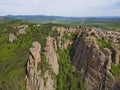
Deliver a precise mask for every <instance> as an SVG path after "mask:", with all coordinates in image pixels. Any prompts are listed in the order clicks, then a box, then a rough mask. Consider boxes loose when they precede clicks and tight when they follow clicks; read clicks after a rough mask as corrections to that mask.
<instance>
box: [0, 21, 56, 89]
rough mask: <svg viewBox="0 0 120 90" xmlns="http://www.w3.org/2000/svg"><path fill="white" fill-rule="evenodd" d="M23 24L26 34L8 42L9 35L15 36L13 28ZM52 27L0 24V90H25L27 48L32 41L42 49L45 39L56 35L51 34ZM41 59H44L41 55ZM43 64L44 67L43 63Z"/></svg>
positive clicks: (17, 23) (19, 22) (46, 25)
mask: <svg viewBox="0 0 120 90" xmlns="http://www.w3.org/2000/svg"><path fill="white" fill-rule="evenodd" d="M23 24H28V25H29V28H27V30H26V32H27V34H23V35H19V36H17V40H15V41H14V42H13V43H11V42H9V41H8V36H9V33H14V34H15V35H16V32H17V31H18V30H16V29H15V28H14V27H17V26H19V25H23ZM52 26H53V24H43V25H41V26H40V27H37V26H34V24H31V23H29V22H24V21H11V22H6V23H5V22H4V24H0V90H25V87H26V86H25V68H26V62H27V59H28V55H29V48H30V47H31V44H32V42H33V41H39V42H40V43H41V45H42V49H43V48H44V47H45V41H46V37H47V36H48V35H50V36H55V35H57V33H56V32H51V27H52ZM42 58H44V56H43V54H42ZM42 60H43V59H42ZM44 64H45V65H46V63H45V62H44V61H43V65H44ZM43 65H42V66H43ZM42 66H41V67H42ZM43 71H44V70H43ZM50 73H51V74H53V73H52V72H50Z"/></svg>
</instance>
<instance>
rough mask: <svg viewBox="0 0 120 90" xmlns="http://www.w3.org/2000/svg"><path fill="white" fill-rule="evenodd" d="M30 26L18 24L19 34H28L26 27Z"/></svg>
mask: <svg viewBox="0 0 120 90" xmlns="http://www.w3.org/2000/svg"><path fill="white" fill-rule="evenodd" d="M27 28H28V25H21V26H18V27H17V29H18V32H17V35H20V34H26V31H25V30H26V29H27Z"/></svg>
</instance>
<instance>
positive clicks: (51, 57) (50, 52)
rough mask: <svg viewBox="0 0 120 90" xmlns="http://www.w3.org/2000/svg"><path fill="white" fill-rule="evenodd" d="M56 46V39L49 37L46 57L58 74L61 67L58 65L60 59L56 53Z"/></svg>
mask: <svg viewBox="0 0 120 90" xmlns="http://www.w3.org/2000/svg"><path fill="white" fill-rule="evenodd" d="M54 47H55V45H54V38H52V37H50V36H49V37H47V40H46V47H45V49H44V50H45V55H46V59H47V60H48V62H49V64H50V65H51V66H52V68H53V71H54V72H55V73H56V74H58V72H59V65H58V58H57V54H56V52H55V48H54Z"/></svg>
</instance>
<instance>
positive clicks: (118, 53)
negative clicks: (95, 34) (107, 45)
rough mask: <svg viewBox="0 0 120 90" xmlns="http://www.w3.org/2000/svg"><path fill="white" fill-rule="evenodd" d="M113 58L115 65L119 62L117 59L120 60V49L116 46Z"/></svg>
mask: <svg viewBox="0 0 120 90" xmlns="http://www.w3.org/2000/svg"><path fill="white" fill-rule="evenodd" d="M114 56H115V57H114V58H115V62H114V63H115V65H116V66H117V65H118V64H119V60H120V51H119V50H118V49H117V48H115V49H114Z"/></svg>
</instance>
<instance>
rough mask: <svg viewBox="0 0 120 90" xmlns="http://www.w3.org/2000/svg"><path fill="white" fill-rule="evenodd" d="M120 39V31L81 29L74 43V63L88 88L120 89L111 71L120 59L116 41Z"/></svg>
mask: <svg viewBox="0 0 120 90" xmlns="http://www.w3.org/2000/svg"><path fill="white" fill-rule="evenodd" d="M119 39H120V32H112V31H104V30H100V29H95V28H93V29H81V32H80V33H79V35H78V37H77V40H76V42H75V45H74V56H73V64H74V66H75V67H76V68H77V69H78V70H79V71H80V72H81V74H82V76H83V81H84V82H85V84H86V87H87V90H119V87H120V85H118V84H117V85H116V84H115V83H116V80H115V78H114V76H113V74H112V73H111V66H112V65H113V64H115V65H118V64H119V60H120V58H119V57H120V55H119V50H118V47H119V45H117V44H115V43H114V42H117V43H118V42H120V40H119ZM113 44H114V47H113V46H112V45H113ZM113 59H114V60H113ZM119 84H120V83H119ZM116 86H117V87H116ZM114 87H116V89H114Z"/></svg>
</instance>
